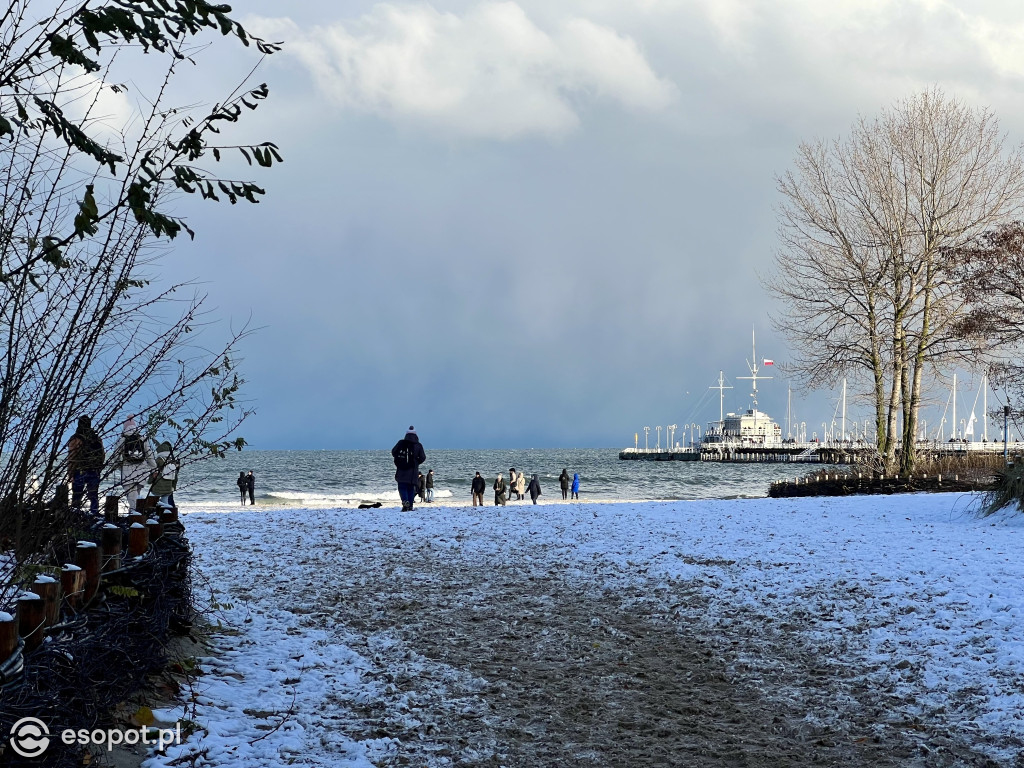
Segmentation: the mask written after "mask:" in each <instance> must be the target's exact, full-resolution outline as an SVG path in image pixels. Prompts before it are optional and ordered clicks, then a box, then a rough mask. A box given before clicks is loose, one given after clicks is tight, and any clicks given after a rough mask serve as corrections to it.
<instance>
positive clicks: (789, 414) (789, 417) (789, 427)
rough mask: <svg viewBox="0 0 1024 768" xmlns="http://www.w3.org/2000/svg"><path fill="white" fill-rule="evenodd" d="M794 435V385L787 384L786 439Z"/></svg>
mask: <svg viewBox="0 0 1024 768" xmlns="http://www.w3.org/2000/svg"><path fill="white" fill-rule="evenodd" d="M792 437H793V387H791V386H788V385H787V386H786V439H787V440H790V439H792Z"/></svg>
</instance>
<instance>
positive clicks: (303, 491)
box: [175, 447, 807, 508]
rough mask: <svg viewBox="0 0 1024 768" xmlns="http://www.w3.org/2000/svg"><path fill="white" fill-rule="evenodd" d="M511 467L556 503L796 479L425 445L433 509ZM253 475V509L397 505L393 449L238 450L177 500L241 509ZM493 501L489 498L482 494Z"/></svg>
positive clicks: (701, 494)
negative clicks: (562, 480) (566, 485)
mask: <svg viewBox="0 0 1024 768" xmlns="http://www.w3.org/2000/svg"><path fill="white" fill-rule="evenodd" d="M511 467H515V468H516V470H517V471H522V472H526V475H527V477H528V478H529V477H530V476H531V475H533V474H536V475H537V476H538V480H539V481H540V484H541V490H542V494H541V498H540V501H541V502H545V501H547V502H551V501H555V500H557V501H559V502H560V501H561V491H560V489H559V485H558V476H559V475H560V474H561V472H562V469H567V470H568V472H569V476H570V477H572V475H573V474H574V473H576V474H579V476H580V500H581V501H599V502H614V501H657V500H675V499H734V498H756V497H762V496H767V495H768V487H769V485H770V484H771V483H772V481H774V480H779V479H783V478H787V477H793V476H794V475H797V474H803V473H804V472H805V471H806V469H807V467H805V466H799V467H798V466H794V465H792V464H721V463H717V462H699V461H689V462H681V461H665V462H660V461H659V462H655V461H620V460H619V458H618V449H614V448H608V449H526V450H438V449H431V448H429V447H428V448H427V462H426V463H425V464H424V465H423V466H421V467H420V469H421V471H422V472H423V473H424V474H426V472H427V470H428V469H433V470H434V478H435V479H434V501H435V503H437V504H468V503H470V500H471V493H470V482H471V481H472V479H473V476H474V473H476V472H480V474H481V475H483V477H484V479H485V480H486V481H487V488H488V489H490V487H491V483H492V482H493V481H494V478H495V476H496V475H497V474H498V472H503V473H504V474H505V477H506V479H507V478H508V471H509V469H510V468H511ZM249 471H252V473H253V475H254V476H255V478H256V483H255V488H256V491H255V497H256V504H257V505H263V506H268V507H270V506H273V507H345V506H357V505H358V504H360V503H363V502H369V503H373V502H377V501H379V502H381V503H382V504H383V505H385V506H387V505H392V504H398V503H399V498H398V489H397V486H396V485H395V482H394V473H395V467H394V463H393V462H392V459H391V453H390V451H328V450H322V451H301V450H299V451H270V450H245V451H240V452H232V453H229V454H228V456H227V457H225V458H221V459H209V460H205V461H201V462H198V463H191V464H188V465H187V466H185V467H183V469H182V471H181V476H180V477H179V481H178V490H177V491H176V492H175V501H176V502H177V503H178V504H180V505H184V506H186V507H188V508H200V507H204V506H209V507H218V508H219V507H225V506H229V505H231V504H235V505H240V498H239V492H238V486H237V485H236V480H237V479H238V473H239V472H249ZM484 498H485V500H488V499H490V500H491V501H493V494H491V493H488V494H485V497H484Z"/></svg>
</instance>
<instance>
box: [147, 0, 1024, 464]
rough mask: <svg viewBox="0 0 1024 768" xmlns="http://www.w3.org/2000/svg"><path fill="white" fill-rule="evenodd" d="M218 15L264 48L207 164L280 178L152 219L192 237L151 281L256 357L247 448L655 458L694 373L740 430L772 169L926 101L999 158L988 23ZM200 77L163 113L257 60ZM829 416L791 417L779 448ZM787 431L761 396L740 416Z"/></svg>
mask: <svg viewBox="0 0 1024 768" xmlns="http://www.w3.org/2000/svg"><path fill="white" fill-rule="evenodd" d="M234 10H235V13H236V15H237V16H238V17H239V18H240V19H242V20H243V22H244V23H245V24H246V26H247V27H248V28H250V29H251V30H252V31H254V32H255V33H258V34H261V35H263V36H265V37H267V38H268V39H272V40H279V41H282V42H283V50H282V51H281V52H279V53H277V54H275V55H273V56H271V57H269V58H267V59H266V60H264V61H263V62H262V63H260V66H259V69H258V70H257V72H256V74H255V76H254V77H255V78H256V82H261V81H266V82H267V83H268V84H269V86H270V91H271V94H270V98H269V99H268V100H267V101H266V103H265V104H264V105H263V106H261V107H260V109H259V110H258V111H257V112H255V113H253V114H252V115H251V116H247V117H246V119H245V121H244V123H243V124H241V125H240V126H238V128H237V131H236V132H234V133H232V138H233V139H234V138H236V137H237V138H239V139H240V140H253V141H262V140H271V141H274V142H275V143H276V144H277V145H278V146H279V147H280V149H281V153H282V155H283V156H284V163H283V164H281V165H280V166H275V167H274V168H273V169H270V170H265V169H257V170H255V171H250V170H249V169H245V172H247V173H251V176H252V178H254V179H255V180H256V181H258V182H259V183H260V184H262V185H263V186H264V187H265V188H266V190H267V195H266V198H265V199H264V200H263V202H261V203H260V204H259V205H257V206H248V205H238V206H234V207H230V206H224V205H220V206H218V205H211V204H209V203H201V202H200V201H193V200H182V201H180V203H179V206H180V209H179V210H180V212H181V213H182V214H183V215H186V216H187V217H188V219H189V222H190V225H191V226H192V227H193V228H194V229H195V230H196V233H197V236H196V239H195V241H194V242H192V243H187V242H180V241H179V242H176V243H175V244H174V247H173V249H171V250H170V252H169V254H168V257H167V264H168V267H167V270H168V272H169V273H171V274H172V275H173V276H174V277H175V278H181V277H186V278H195V279H197V280H198V281H199V282H200V283H201V288H202V290H203V291H204V292H206V293H207V294H208V306H210V307H211V308H212V309H214V310H215V314H216V315H217V316H218V317H220V318H222V324H223V327H224V328H227V327H234V328H237V327H240V326H242V325H244V324H246V323H248V324H249V326H250V327H252V328H254V329H256V330H255V332H254V333H253V334H251V335H250V336H249V337H248V338H247V339H246V340H245V341H244V343H243V345H242V348H241V353H242V357H243V358H244V360H243V363H242V369H243V372H244V375H245V377H246V379H247V382H248V383H247V385H246V387H245V394H246V396H247V397H248V399H249V400H250V401H251V404H252V405H253V406H254V407H255V409H256V413H255V415H254V416H253V417H252V418H251V419H250V420H249V421H248V422H247V423H246V424H245V425H244V427H243V429H242V430H241V434H242V435H244V436H245V438H246V440H247V441H248V442H249V444H250V445H251V446H252V447H254V448H293V449H298V448H310V449H314V448H325V449H326V448H389V447H390V446H391V445H392V444H393V443H394V441H395V440H397V439H398V437H400V436H401V435H402V433H403V432H404V430H405V428H406V427H407V426H409V425H410V424H414V425H415V426H416V428H417V430H418V432H419V434H420V436H421V438H422V440H423V442H424V443H425V444H426V445H427V446H428V447H429V446H433V447H438V448H487V447H495V448H498V447H514V448H530V447H536V448H540V447H625V446H627V445H632V444H633V440H634V435H635V434H636V433H637V432H640V442H641V444H642V443H643V432H642V428H643V426H645V425H648V426H650V427H651V428H652V433H651V441H652V445H653V442H654V432H653V428H654V427H655V426H656V425H659V424H660V425H665V424H671V423H675V424H679V425H682V424H686V423H705V422H707V421H709V420H711V419H713V418H717V415H718V396H717V393H715V392H711V393H710V395H711V397H710V398H709V397H708V394H709V391H708V387H709V386H712V385H713V384H715V381H716V379H717V377H718V372H719V370H722V371H724V372H725V376H726V377H728V378H729V379H730V380H731V383H732V384H734V385H735V389H733V390H730V391H727V392H726V402H725V407H726V410H739V409H743V408H746V407H748V406H749V404H750V397H749V389H748V388H747V385H746V383H745V382H741V381H738V380H737V377H738V376H741V375H744V374H746V373H747V371H746V368H745V361H746V360H748V359H750V357H751V348H750V347H751V330H752V329H756V332H757V347H758V348H757V354H758V357H759V358H764V357H767V358H771V359H773V360H775V361H776V362H777V363H779V364H780V365H781V364H784V362H785V360H786V357H787V354H788V347H787V343H786V340H785V339H784V338H782V337H780V336H779V335H778V334H776V333H775V332H774V330H773V328H772V325H771V320H770V316H771V314H772V313H773V312H779V311H781V309H782V308H781V307H779V306H777V305H775V304H773V302H772V300H771V299H770V298H769V297H768V296H767V294H766V292H765V291H764V289H763V288H762V285H761V276H762V275H765V274H768V273H770V271H771V263H772V257H773V254H774V252H775V249H776V247H777V238H776V218H775V217H776V205H777V204H778V202H779V198H778V195H777V193H776V178H777V177H778V176H779V175H780V174H782V173H784V172H785V171H786V170H787V168H789V167H790V165H791V163H792V162H793V159H794V156H795V152H796V147H797V145H798V144H799V142H801V141H804V140H813V139H816V138H831V137H840V136H842V135H843V134H844V132H845V131H847V130H848V129H849V127H850V125H851V124H852V123H853V121H854V120H855V119H856V118H857V116H858V115H868V116H870V115H873V114H875V113H877V112H878V111H880V110H882V109H884V108H886V107H887V106H889V105H891V104H892V103H893V102H894V101H896V100H898V99H901V98H905V97H908V96H910V95H912V94H913V93H915V92H918V91H921V90H923V89H925V88H928V87H931V86H938V87H940V88H941V89H943V90H944V91H945V92H946V93H947V95H951V96H955V97H956V98H958V99H961V100H963V101H965V102H966V103H968V104H970V105H972V106H977V107H989V108H991V109H992V110H994V111H995V113H996V114H997V116H998V117H999V118H1000V121H1001V125H1002V127H1003V128H1004V130H1005V131H1006V132H1007V136H1008V140H1009V142H1010V143H1011V144H1017V143H1020V142H1021V141H1022V140H1024V99H1022V98H1021V97H1022V95H1024V6H1022V5H1021V4H1020V3H1017V2H996V1H995V0H991V1H987V2H986V1H984V0H976V1H974V2H971V1H969V0H961V1H960V2H953V1H952V0H901V2H889V1H888V0H862V1H861V2H829V3H822V2H820V1H819V0H773V2H764V1H763V0H685V1H684V0H679V1H678V2H674V1H671V0H631V2H613V1H612V0H586V1H584V0H544V2H541V1H540V0H536V1H534V0H518V1H517V2H491V1H485V2H479V1H476V0H466V1H461V2H412V3H409V2H391V3H375V2H356V1H354V0H347V1H345V2H337V1H333V2H328V1H327V0H295V2H292V3H288V4H281V3H278V2H268V1H264V0H251V1H249V2H246V1H245V0H242V1H241V2H238V3H236V4H234ZM285 12H286V13H287V14H288V15H287V16H286V15H282V14H283V13H285ZM199 63H200V64H199V66H198V67H196V68H195V70H194V71H193V72H189V73H186V74H185V76H184V87H185V88H187V89H188V93H189V96H190V98H193V99H195V100H197V101H201V100H203V99H206V100H207V101H208V102H210V103H212V102H214V101H216V100H217V99H219V98H222V97H223V95H224V94H225V93H227V92H229V91H230V90H231V89H232V88H233V87H234V86H235V84H236V83H237V81H238V80H239V79H240V78H242V77H244V76H245V75H246V74H247V73H248V72H249V70H250V69H251V68H252V67H253V65H254V64H255V63H256V61H255V59H254V57H253V56H252V55H251V52H250V51H249V50H246V49H243V48H241V47H240V46H238V45H231V44H229V42H228V41H226V40H220V41H217V42H216V44H214V45H212V46H211V47H210V49H209V50H207V51H204V52H203V53H202V55H201V56H200V57H199ZM853 395H854V392H853V391H852V390H851V398H850V415H851V419H852V418H853V417H854V416H858V415H859V417H860V418H863V417H864V416H866V415H867V412H866V410H865V408H864V407H863V406H862V405H858V404H857V403H856V401H855V398H854V397H853ZM970 397H973V395H971V396H970ZM836 400H837V391H836V390H835V389H828V390H825V391H820V392H811V393H803V392H794V394H793V402H794V408H795V412H796V418H797V420H798V421H800V420H803V421H804V422H805V423H807V425H808V427H807V430H808V434H810V433H811V432H813V431H818V432H820V431H821V427H820V424H821V423H822V422H826V421H829V420H830V419H831V418H832V415H833V412H834V408H835V403H836ZM786 404H787V383H786V381H785V379H784V378H783V377H782V375H781V373H780V372H778V367H777V369H776V378H775V379H773V380H772V381H769V382H766V383H765V384H763V385H762V387H761V398H760V405H761V407H762V409H763V410H766V411H768V412H769V413H771V414H772V415H773V416H774V417H775V418H776V419H777V420H780V421H781V420H782V419H783V418H784V417H785V411H786ZM939 407H940V409H941V403H939ZM961 407H963V406H961ZM925 418H928V416H927V414H926V415H925ZM935 418H936V419H937V418H938V417H937V416H936V417H935ZM662 440H663V442H664V438H662Z"/></svg>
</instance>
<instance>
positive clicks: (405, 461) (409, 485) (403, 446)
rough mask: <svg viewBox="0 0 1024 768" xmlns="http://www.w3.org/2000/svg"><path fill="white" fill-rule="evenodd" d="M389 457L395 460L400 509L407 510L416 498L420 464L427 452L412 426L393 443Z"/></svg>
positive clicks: (425, 458)
mask: <svg viewBox="0 0 1024 768" xmlns="http://www.w3.org/2000/svg"><path fill="white" fill-rule="evenodd" d="M391 458H392V459H394V461H395V482H396V483H398V495H399V496H400V497H401V498H402V511H403V512H409V511H411V510H412V508H413V502H414V501H415V500H416V485H417V482H418V480H419V474H420V464H422V463H423V462H425V461H426V460H427V453H426V451H424V450H423V444H422V443H420V438H419V435H417V434H416V430H415V429H414V428H413V427H411V426H410V427H409V430H408V431H407V432H406V433H405V437H403V438H402V439H401V440H399V441H398V442H397V443H395V447H394V448H392V449H391Z"/></svg>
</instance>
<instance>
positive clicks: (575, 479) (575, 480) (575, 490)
mask: <svg viewBox="0 0 1024 768" xmlns="http://www.w3.org/2000/svg"><path fill="white" fill-rule="evenodd" d="M572 497H573V498H574V499H579V497H580V476H579V473H578V472H574V473H573V475H572Z"/></svg>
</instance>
